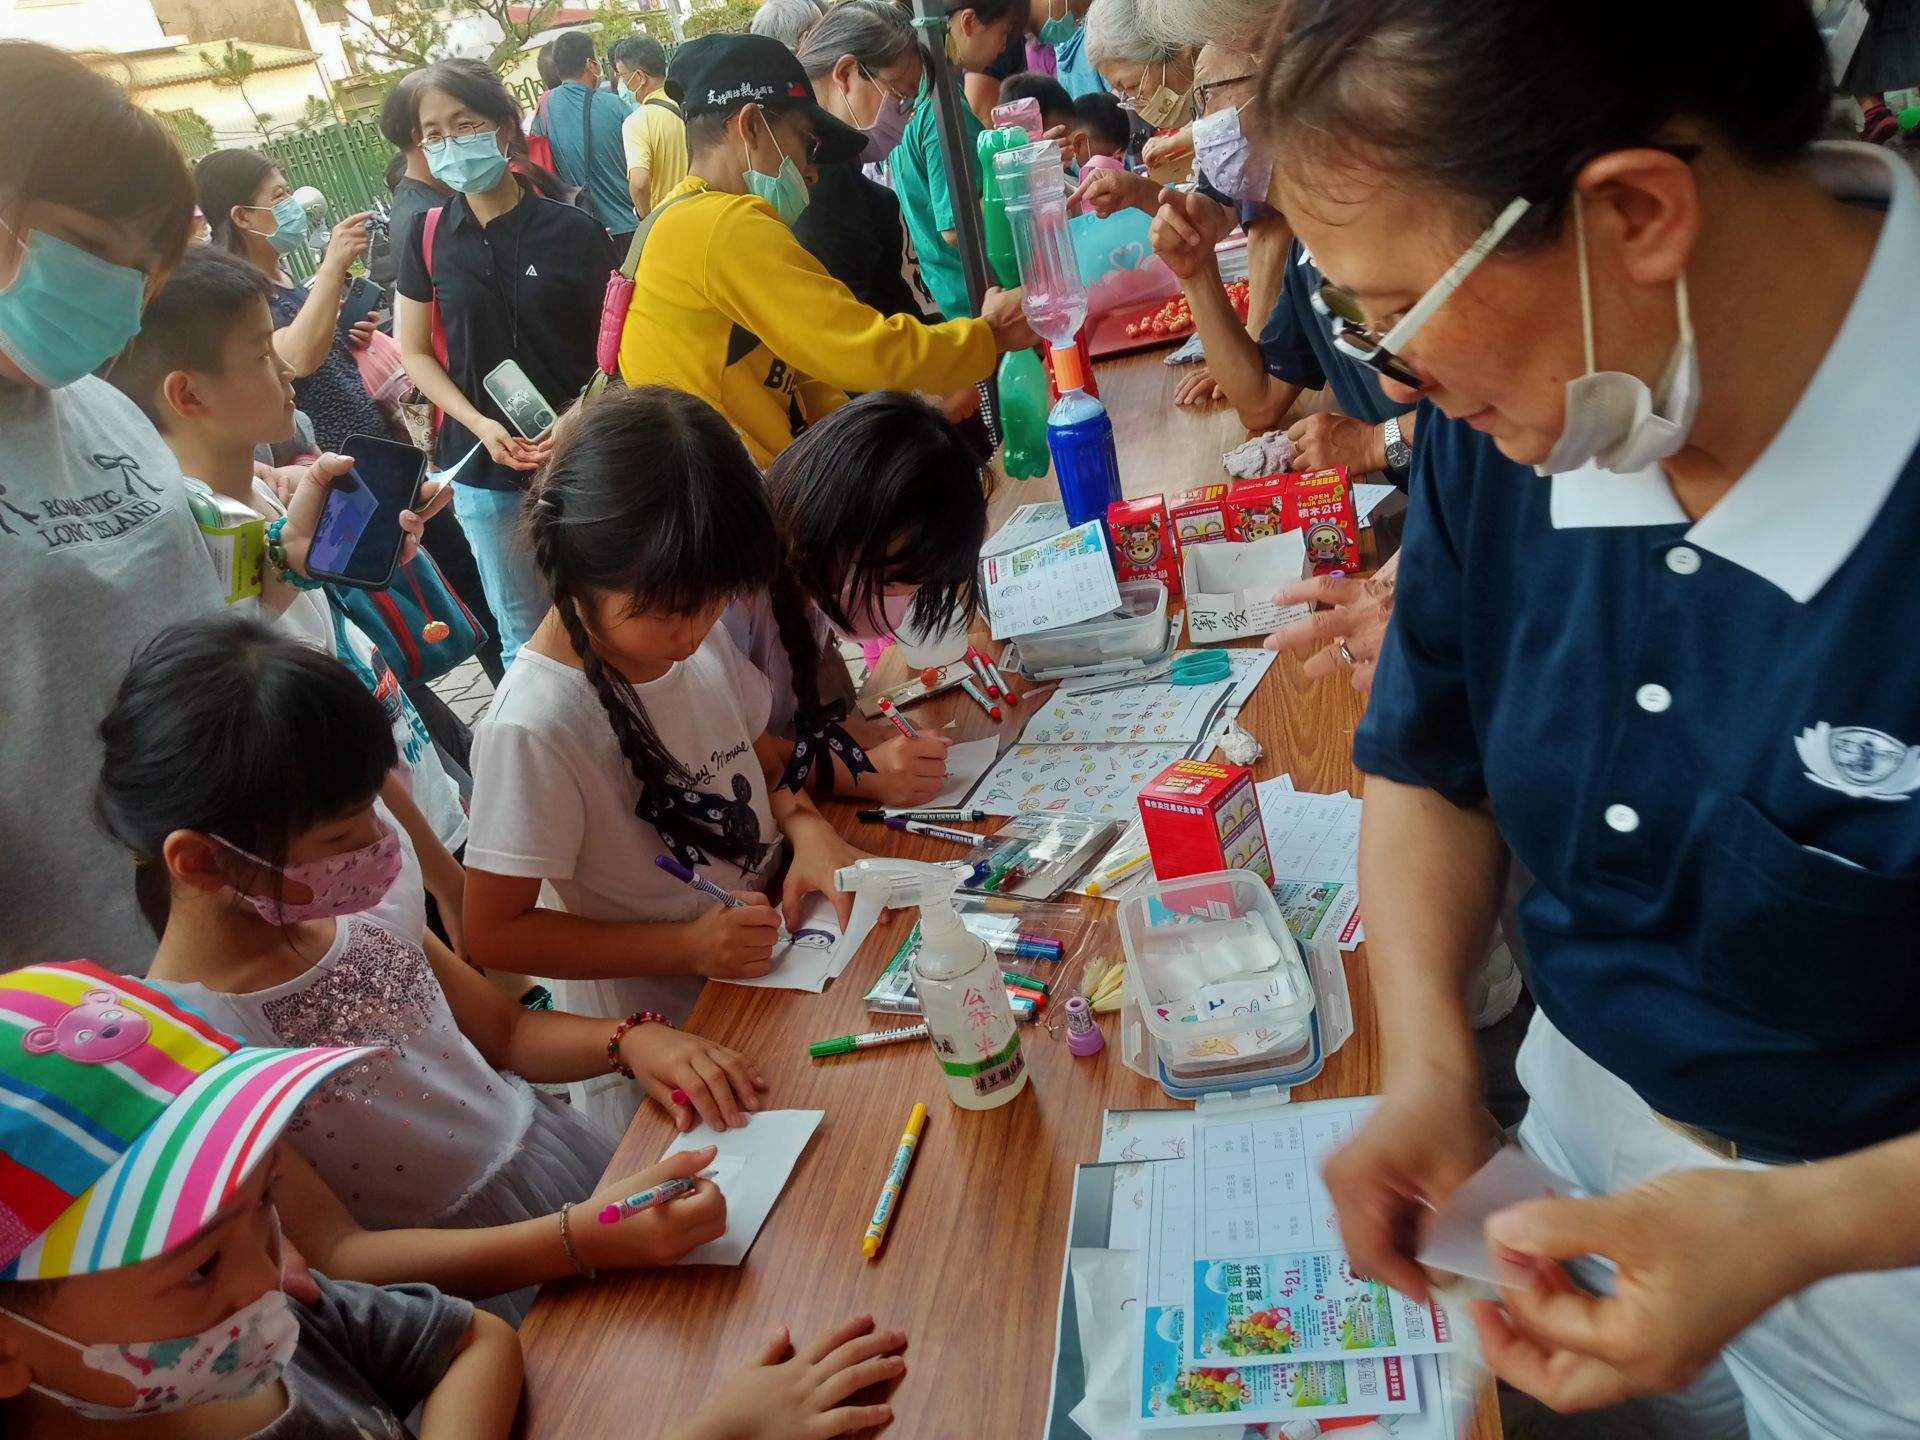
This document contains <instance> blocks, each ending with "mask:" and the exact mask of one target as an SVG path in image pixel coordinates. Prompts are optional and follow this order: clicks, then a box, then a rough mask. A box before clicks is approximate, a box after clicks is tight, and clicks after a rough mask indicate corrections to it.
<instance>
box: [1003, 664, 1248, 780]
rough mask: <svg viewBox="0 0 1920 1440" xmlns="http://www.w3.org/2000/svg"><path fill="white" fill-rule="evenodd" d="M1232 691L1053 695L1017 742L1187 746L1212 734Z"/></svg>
mask: <svg viewBox="0 0 1920 1440" xmlns="http://www.w3.org/2000/svg"><path fill="white" fill-rule="evenodd" d="M1233 688H1234V682H1233V681H1232V680H1216V681H1214V682H1213V683H1212V684H1210V685H1172V684H1167V683H1164V682H1162V683H1158V684H1146V685H1124V684H1113V685H1112V686H1111V688H1102V689H1101V690H1099V691H1097V692H1088V693H1083V694H1076V695H1069V694H1062V693H1060V692H1059V691H1058V690H1056V691H1055V692H1054V693H1053V694H1052V695H1050V696H1048V697H1047V698H1046V700H1044V701H1043V702H1041V704H1040V706H1039V707H1038V708H1037V709H1036V710H1035V711H1034V713H1033V716H1032V718H1031V719H1029V720H1028V721H1027V728H1026V729H1025V730H1023V731H1022V732H1021V734H1020V739H1021V742H1022V743H1023V744H1027V745H1088V744H1091V745H1100V744H1107V745H1132V744H1144V745H1171V744H1175V743H1181V744H1189V745H1191V744H1194V743H1197V742H1198V741H1201V740H1204V739H1206V738H1207V736H1209V735H1210V734H1212V733H1213V728H1214V722H1215V720H1216V718H1217V717H1218V716H1219V714H1220V711H1221V708H1222V707H1223V706H1224V705H1225V704H1226V703H1227V701H1228V699H1229V697H1230V696H1231V694H1232V692H1233ZM1149 778H1151V777H1149Z"/></svg>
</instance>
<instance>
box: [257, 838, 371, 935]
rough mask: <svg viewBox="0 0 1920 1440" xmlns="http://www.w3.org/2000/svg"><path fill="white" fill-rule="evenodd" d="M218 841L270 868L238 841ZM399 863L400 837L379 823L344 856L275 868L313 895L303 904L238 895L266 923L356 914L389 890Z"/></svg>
mask: <svg viewBox="0 0 1920 1440" xmlns="http://www.w3.org/2000/svg"><path fill="white" fill-rule="evenodd" d="M220 843H221V844H222V845H225V846H226V847H227V848H228V849H229V850H231V851H233V853H234V854H236V855H239V856H242V857H244V858H245V859H248V860H251V861H253V863H254V864H256V865H265V866H266V867H267V868H268V869H269V870H271V869H272V868H273V867H272V866H271V865H268V864H267V862H266V861H265V860H262V859H261V858H260V857H259V856H258V855H249V854H248V853H247V852H246V851H245V850H242V849H241V848H240V847H239V846H238V845H234V844H232V843H230V842H228V841H225V840H222V841H221V842H220ZM400 867H401V854H400V837H399V835H398V834H396V833H395V832H394V831H392V830H390V829H389V828H388V827H387V826H385V825H382V826H381V827H380V838H379V839H378V840H376V841H374V842H373V843H372V844H371V845H363V846H361V847H360V848H359V849H358V850H349V851H347V853H346V854H344V855H329V856H327V857H326V858H325V859H322V860H308V861H304V862H303V863H301V864H299V865H289V866H287V867H286V868H285V869H284V870H281V871H280V872H279V874H280V878H281V880H282V881H283V882H285V883H287V884H293V885H304V886H306V887H307V889H308V890H310V891H312V892H313V899H311V900H309V901H307V902H305V903H304V904H296V903H294V902H293V901H291V900H284V901H283V900H275V899H274V898H273V897H272V896H270V895H243V896H241V897H240V898H241V899H243V900H245V901H246V902H247V903H248V904H249V905H251V906H253V908H254V909H255V910H257V911H259V912H260V918H261V919H262V920H265V921H266V922H267V923H268V924H269V925H288V924H294V923H297V922H298V921H301V920H327V919H331V918H332V917H334V916H336V915H357V914H359V913H360V912H361V911H363V910H371V909H372V908H373V907H374V906H375V905H378V904H379V903H380V902H381V901H382V900H384V899H386V897H387V892H388V891H389V890H391V889H393V882H394V881H396V880H398V879H399V878H400Z"/></svg>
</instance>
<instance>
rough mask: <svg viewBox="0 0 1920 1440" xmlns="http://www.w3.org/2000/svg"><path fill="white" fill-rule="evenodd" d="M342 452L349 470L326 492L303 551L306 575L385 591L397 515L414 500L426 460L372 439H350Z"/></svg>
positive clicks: (397, 538)
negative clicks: (310, 539)
mask: <svg viewBox="0 0 1920 1440" xmlns="http://www.w3.org/2000/svg"><path fill="white" fill-rule="evenodd" d="M341 450H342V452H343V453H345V454H348V455H351V456H352V457H353V468H352V469H351V470H349V471H348V472H347V473H346V474H344V475H338V476H335V477H334V481H333V484H332V485H331V486H330V487H329V488H328V490H327V499H326V503H325V504H324V505H322V506H321V508H320V522H319V524H318V525H317V526H315V528H314V534H313V544H312V545H311V546H310V547H309V548H308V550H307V572H308V573H309V574H310V575H313V576H314V577H315V578H316V579H320V580H331V581H333V582H334V583H335V584H337V585H352V586H354V587H356V588H357V589H361V590H384V589H386V588H387V586H388V585H389V584H391V583H392V581H393V572H394V570H395V569H396V568H397V567H398V565H399V563H400V547H401V545H402V544H403V543H404V542H405V540H406V534H405V532H404V531H402V530H401V528H400V512H401V511H402V510H406V509H409V508H411V507H412V506H413V505H414V503H415V500H416V499H417V498H418V496H419V493H420V482H421V481H422V480H424V479H425V478H426V474H427V457H426V455H425V454H424V453H423V452H422V451H419V450H416V449H414V447H413V446H411V445H402V444H400V443H399V442H398V441H394V440H387V439H383V438H380V437H377V436H373V435H349V436H348V437H347V443H346V444H345V445H343V446H341Z"/></svg>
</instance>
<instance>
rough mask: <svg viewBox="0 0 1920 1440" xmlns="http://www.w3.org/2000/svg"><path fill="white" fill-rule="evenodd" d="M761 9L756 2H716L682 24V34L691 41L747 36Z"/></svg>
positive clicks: (729, 0) (705, 6)
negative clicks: (695, 38) (721, 34)
mask: <svg viewBox="0 0 1920 1440" xmlns="http://www.w3.org/2000/svg"><path fill="white" fill-rule="evenodd" d="M759 8H760V7H759V6H758V5H757V4H755V3H754V0H714V3H713V4H711V5H702V6H701V7H700V8H699V9H698V10H695V11H693V12H691V13H690V14H689V15H688V16H687V17H686V18H685V19H684V20H682V21H681V22H680V33H681V34H683V35H685V36H686V37H687V39H689V40H691V39H693V38H694V37H695V36H698V35H712V34H715V33H724V34H729V35H740V34H745V33H746V31H747V29H748V27H749V26H751V25H752V24H753V12H754V11H755V10H758V9H759Z"/></svg>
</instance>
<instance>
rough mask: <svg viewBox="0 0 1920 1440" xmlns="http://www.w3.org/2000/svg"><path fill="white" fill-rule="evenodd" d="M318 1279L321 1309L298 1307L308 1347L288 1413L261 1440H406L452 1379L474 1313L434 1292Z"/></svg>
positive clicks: (292, 1380)
mask: <svg viewBox="0 0 1920 1440" xmlns="http://www.w3.org/2000/svg"><path fill="white" fill-rule="evenodd" d="M313 1278H314V1280H315V1281H316V1282H318V1284H319V1286H320V1299H319V1301H318V1302H317V1303H315V1304H312V1305H303V1304H300V1303H299V1302H298V1301H296V1302H295V1303H294V1307H293V1313H294V1315H295V1316H297V1317H298V1318H299V1321H300V1343H299V1344H298V1345H296V1346H295V1347H294V1351H293V1359H292V1360H290V1361H289V1362H288V1363H287V1368H286V1370H285V1371H284V1372H283V1374H282V1376H281V1379H282V1380H283V1381H284V1382H285V1384H286V1387H287V1408H286V1409H285V1410H283V1411H282V1412H281V1413H280V1418H279V1419H278V1420H275V1421H274V1422H273V1423H272V1424H271V1425H269V1426H267V1427H266V1428H265V1429H264V1430H256V1431H255V1432H254V1435H253V1440H322V1437H324V1440H337V1437H340V1436H364V1437H369V1440H404V1437H406V1436H409V1435H411V1434H412V1433H413V1432H412V1431H410V1430H408V1429H407V1427H406V1424H405V1421H406V1417H407V1416H409V1415H411V1414H412V1413H413V1411H414V1407H415V1406H417V1405H419V1404H420V1403H421V1402H423V1401H424V1400H425V1399H426V1398H427V1396H428V1395H429V1394H431V1393H432V1392H433V1387H434V1386H436V1385H438V1384H439V1383H440V1379H441V1377H442V1376H443V1375H445V1374H446V1373H447V1366H448V1365H450V1364H452V1363H453V1352H454V1347H455V1346H456V1345H458V1344H459V1343H460V1337H461V1336H462V1335H464V1334H465V1333H466V1330H467V1324H468V1322H469V1321H471V1320H472V1319H473V1306H472V1305H470V1304H468V1303H467V1302H466V1301H465V1300H457V1299H455V1298H454V1297H453V1296H451V1295H442V1294H441V1293H440V1292H439V1291H438V1290H436V1289H434V1288H433V1287H432V1286H431V1285H362V1284H359V1283H358V1282H356V1281H352V1280H328V1279H326V1278H324V1277H322V1276H320V1275H318V1274H316V1275H315V1276H314V1277H313Z"/></svg>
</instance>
